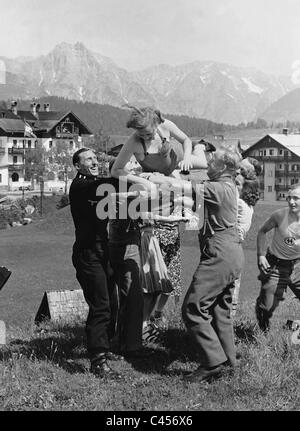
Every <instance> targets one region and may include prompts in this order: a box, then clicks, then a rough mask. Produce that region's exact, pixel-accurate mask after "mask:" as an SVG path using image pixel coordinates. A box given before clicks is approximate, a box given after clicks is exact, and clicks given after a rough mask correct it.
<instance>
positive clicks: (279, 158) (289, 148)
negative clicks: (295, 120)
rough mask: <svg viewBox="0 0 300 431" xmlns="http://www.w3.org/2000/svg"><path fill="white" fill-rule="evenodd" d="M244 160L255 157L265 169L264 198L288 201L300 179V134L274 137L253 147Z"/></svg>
mask: <svg viewBox="0 0 300 431" xmlns="http://www.w3.org/2000/svg"><path fill="white" fill-rule="evenodd" d="M244 156H246V157H248V156H250V157H254V158H256V159H257V160H259V161H260V162H261V163H262V165H263V172H262V175H261V177H260V190H261V198H262V199H263V200H265V201H276V200H285V199H286V196H287V192H288V190H289V188H290V187H291V185H293V184H297V183H299V178H300V134H299V133H297V134H290V133H289V131H288V129H287V128H284V129H283V130H282V133H271V134H268V135H266V136H264V137H263V138H262V139H260V140H259V141H258V142H256V143H255V144H254V145H252V146H251V147H249V148H248V149H247V150H246V151H245V152H244Z"/></svg>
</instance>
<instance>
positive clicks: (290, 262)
mask: <svg viewBox="0 0 300 431" xmlns="http://www.w3.org/2000/svg"><path fill="white" fill-rule="evenodd" d="M266 258H267V259H268V258H270V259H271V260H272V261H273V262H275V263H280V264H282V265H294V264H295V263H297V262H299V261H300V258H297V259H280V258H279V257H277V256H275V255H274V254H272V253H270V252H268V253H267V255H266Z"/></svg>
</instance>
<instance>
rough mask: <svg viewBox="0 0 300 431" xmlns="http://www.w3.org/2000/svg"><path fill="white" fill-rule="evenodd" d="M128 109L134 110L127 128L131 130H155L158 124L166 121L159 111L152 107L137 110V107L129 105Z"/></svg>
mask: <svg viewBox="0 0 300 431" xmlns="http://www.w3.org/2000/svg"><path fill="white" fill-rule="evenodd" d="M127 106H128V108H131V109H132V112H131V114H130V117H129V119H128V121H127V123H126V126H127V127H128V128H131V129H135V130H138V129H147V128H150V129H153V128H154V127H157V126H158V124H160V123H163V122H164V119H163V118H162V116H161V113H160V111H159V110H158V109H153V108H150V107H145V108H136V107H135V106H131V105H127Z"/></svg>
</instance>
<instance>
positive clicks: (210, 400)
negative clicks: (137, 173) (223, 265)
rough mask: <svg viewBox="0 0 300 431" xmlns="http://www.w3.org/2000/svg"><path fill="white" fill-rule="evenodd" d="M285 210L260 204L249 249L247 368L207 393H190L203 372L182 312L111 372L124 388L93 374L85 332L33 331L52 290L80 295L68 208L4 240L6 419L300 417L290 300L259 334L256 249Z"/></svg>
mask: <svg viewBox="0 0 300 431" xmlns="http://www.w3.org/2000/svg"><path fill="white" fill-rule="evenodd" d="M281 205H284V204H282V203H277V204H266V203H263V202H262V203H259V204H258V205H257V207H256V211H255V215H254V221H253V227H252V228H251V231H250V232H249V236H248V239H247V241H246V242H245V256H246V265H245V270H244V274H243V280H242V288H241V298H240V299H241V304H240V308H239V310H238V313H237V318H236V321H235V334H236V342H237V346H238V349H239V350H240V351H241V353H242V360H241V364H240V365H239V366H238V367H237V371H236V373H235V375H234V376H233V377H230V376H228V377H226V378H224V379H222V380H220V381H216V382H214V383H211V384H208V383H204V384H202V385H200V386H199V385H197V384H185V383H184V382H183V380H182V374H183V373H184V372H186V371H187V370H190V369H194V368H196V367H197V353H196V352H195V349H194V346H193V345H192V344H191V343H190V341H189V339H188V338H187V336H186V332H185V330H184V327H183V325H182V323H181V319H180V308H179V305H177V306H176V305H175V304H173V303H172V302H170V304H169V306H168V310H167V313H168V317H169V328H168V330H167V332H166V334H165V337H164V338H163V340H162V341H161V343H159V344H157V345H154V346H152V347H153V348H154V349H155V350H156V354H155V357H154V358H152V359H151V360H149V361H139V362H137V363H128V362H125V361H117V362H115V363H114V364H113V365H114V366H115V368H117V369H118V370H119V371H121V372H122V373H123V375H124V379H122V381H120V382H111V381H101V382H99V380H97V379H95V378H94V377H93V376H92V375H90V373H88V371H87V368H88V365H89V364H88V361H87V357H86V351H85V335H84V325H83V322H74V323H73V324H61V325H59V324H54V323H53V322H51V321H50V322H46V323H45V324H43V325H41V326H39V327H36V326H35V325H34V324H33V320H34V317H35V314H36V312H37V310H38V307H39V304H40V302H41V300H42V296H43V293H44V292H45V291H48V290H64V289H78V288H79V285H78V283H77V281H76V279H75V272H74V269H73V267H72V264H71V248H72V243H73V235H74V234H73V225H72V221H71V217H70V213H69V207H66V208H64V209H62V210H59V211H58V212H56V213H54V214H52V215H51V217H50V218H48V219H47V220H42V221H40V222H35V223H34V224H31V225H28V226H25V227H19V228H14V229H10V230H6V231H1V234H0V250H1V265H5V266H8V267H9V268H11V269H12V271H13V274H12V276H11V278H10V279H9V281H8V282H7V284H6V285H5V286H4V288H3V290H2V291H1V292H0V320H4V321H5V322H6V324H7V336H8V343H7V345H6V346H4V347H2V349H1V350H0V381H1V386H0V410H104V411H106V410H107V411H108V410H139V411H141V410H170V411H178V410H186V411H194V410H200V411H203V410H219V411H220V410H222V411H223V410H234V411H236V410H299V409H300V390H299V379H300V368H299V363H300V350H299V347H298V346H297V345H293V344H292V343H291V341H290V335H291V334H290V332H289V331H287V330H284V329H283V328H282V326H283V324H284V323H285V322H286V320H287V319H297V318H299V317H300V313H299V305H298V302H296V301H295V299H294V298H293V295H291V294H290V293H288V295H287V298H286V300H285V301H284V302H283V303H282V304H281V307H280V309H279V310H278V311H277V312H276V313H275V316H274V318H273V321H272V329H271V331H270V333H269V334H268V335H267V336H265V335H263V334H261V333H260V332H259V330H258V329H257V327H256V324H255V316H254V302H255V299H256V296H257V294H258V290H259V283H258V281H257V268H256V250H255V239H256V232H257V229H258V226H259V225H260V224H261V223H262V222H263V221H264V220H265V219H266V218H267V216H268V215H269V214H270V212H271V211H273V210H275V209H276V208H277V207H278V206H281ZM182 243H183V247H182V259H183V280H184V285H185V286H186V287H187V286H188V285H189V282H190V280H191V277H192V275H193V271H194V269H195V267H196V265H197V262H198V259H199V251H198V244H197V238H196V237H195V236H191V235H188V236H185V238H183V242H182Z"/></svg>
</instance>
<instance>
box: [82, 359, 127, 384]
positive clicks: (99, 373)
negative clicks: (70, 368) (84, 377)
mask: <svg viewBox="0 0 300 431" xmlns="http://www.w3.org/2000/svg"><path fill="white" fill-rule="evenodd" d="M90 372H91V373H92V374H94V376H95V377H99V378H101V379H103V378H105V377H108V378H113V379H120V378H121V377H122V376H121V375H120V374H119V373H117V372H116V371H114V370H113V369H112V368H111V367H110V366H109V365H108V363H107V359H106V355H102V357H101V358H98V359H96V360H95V361H92V362H91V367H90Z"/></svg>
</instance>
